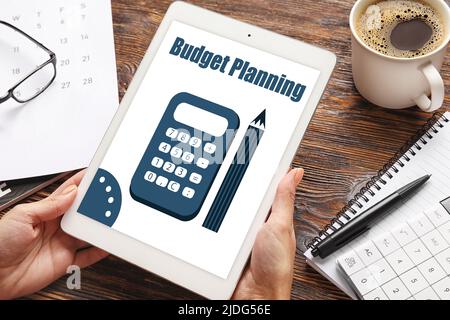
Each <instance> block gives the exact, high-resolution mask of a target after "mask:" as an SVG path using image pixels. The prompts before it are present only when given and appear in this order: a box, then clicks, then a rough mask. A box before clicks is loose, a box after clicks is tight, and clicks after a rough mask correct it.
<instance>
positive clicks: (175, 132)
mask: <svg viewBox="0 0 450 320" xmlns="http://www.w3.org/2000/svg"><path fill="white" fill-rule="evenodd" d="M166 136H168V137H169V138H171V139H175V138H176V137H177V136H178V130H176V129H174V128H169V129H167V131H166Z"/></svg>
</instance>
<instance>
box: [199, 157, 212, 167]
mask: <svg viewBox="0 0 450 320" xmlns="http://www.w3.org/2000/svg"><path fill="white" fill-rule="evenodd" d="M208 165H209V161H208V160H207V159H205V158H198V160H197V166H198V167H200V168H202V169H206V168H207V167H208Z"/></svg>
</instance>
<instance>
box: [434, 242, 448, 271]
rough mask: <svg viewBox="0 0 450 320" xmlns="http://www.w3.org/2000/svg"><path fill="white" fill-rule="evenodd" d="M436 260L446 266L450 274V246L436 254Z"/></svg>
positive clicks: (443, 266) (445, 268)
mask: <svg viewBox="0 0 450 320" xmlns="http://www.w3.org/2000/svg"><path fill="white" fill-rule="evenodd" d="M436 260H437V261H438V262H439V264H440V265H441V266H442V268H444V270H445V272H446V273H447V274H450V248H448V249H447V250H444V251H442V252H441V253H439V254H438V255H436Z"/></svg>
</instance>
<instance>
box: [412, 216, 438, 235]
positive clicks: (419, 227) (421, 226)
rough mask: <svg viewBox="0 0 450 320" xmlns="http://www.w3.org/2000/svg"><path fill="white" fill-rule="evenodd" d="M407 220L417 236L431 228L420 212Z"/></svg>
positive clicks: (428, 221)
mask: <svg viewBox="0 0 450 320" xmlns="http://www.w3.org/2000/svg"><path fill="white" fill-rule="evenodd" d="M408 222H409V225H410V226H411V228H412V229H413V230H414V232H415V233H416V234H417V235H418V236H419V237H421V236H423V235H424V234H425V233H427V232H429V231H431V230H432V229H433V225H432V224H431V222H430V220H429V219H428V218H427V217H426V216H425V215H424V214H420V215H419V216H418V217H416V218H415V219H413V220H412V221H408Z"/></svg>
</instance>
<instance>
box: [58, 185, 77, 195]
mask: <svg viewBox="0 0 450 320" xmlns="http://www.w3.org/2000/svg"><path fill="white" fill-rule="evenodd" d="M76 189H77V186H76V185H74V184H72V185H71V186H68V187H67V188H65V189H64V190H63V192H62V193H61V194H63V195H68V194H70V193H72V192H73V191H75V190H76Z"/></svg>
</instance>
